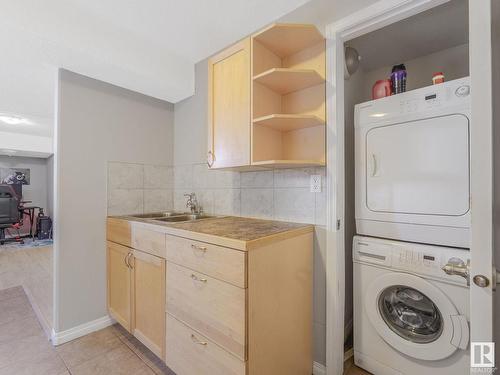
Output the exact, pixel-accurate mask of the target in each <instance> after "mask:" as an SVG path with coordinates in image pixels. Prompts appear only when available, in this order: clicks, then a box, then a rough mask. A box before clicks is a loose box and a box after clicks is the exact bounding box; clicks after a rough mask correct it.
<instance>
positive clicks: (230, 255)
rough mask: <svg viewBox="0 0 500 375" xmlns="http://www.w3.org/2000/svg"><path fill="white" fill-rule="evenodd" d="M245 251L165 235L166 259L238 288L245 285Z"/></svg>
mask: <svg viewBox="0 0 500 375" xmlns="http://www.w3.org/2000/svg"><path fill="white" fill-rule="evenodd" d="M245 259H246V253H245V252H244V251H238V250H234V249H229V248H227V247H222V246H217V245H212V244H208V243H205V242H198V241H192V240H188V239H185V238H181V237H175V236H168V235H167V260H168V261H170V262H173V263H176V264H180V265H182V266H185V267H188V268H191V269H193V270H196V271H198V272H201V273H204V274H205V275H209V276H211V277H214V278H216V279H219V280H223V281H227V282H228V283H231V284H233V285H236V286H238V287H240V288H245V287H246V273H245Z"/></svg>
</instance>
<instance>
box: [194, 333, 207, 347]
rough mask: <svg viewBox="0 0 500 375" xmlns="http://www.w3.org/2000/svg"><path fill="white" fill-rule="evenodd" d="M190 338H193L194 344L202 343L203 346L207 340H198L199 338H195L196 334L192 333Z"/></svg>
mask: <svg viewBox="0 0 500 375" xmlns="http://www.w3.org/2000/svg"><path fill="white" fill-rule="evenodd" d="M191 340H193V342H194V343H195V344H198V345H203V346H206V345H207V344H208V342H206V341H200V340H198V339H197V338H196V336H195V335H193V334H191Z"/></svg>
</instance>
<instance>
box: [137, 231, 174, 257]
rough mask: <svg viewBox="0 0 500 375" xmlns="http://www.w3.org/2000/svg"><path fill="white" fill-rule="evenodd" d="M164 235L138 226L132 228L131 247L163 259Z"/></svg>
mask: <svg viewBox="0 0 500 375" xmlns="http://www.w3.org/2000/svg"><path fill="white" fill-rule="evenodd" d="M165 236H166V235H165V233H161V232H155V231H154V230H149V229H146V228H142V227H140V226H133V227H132V247H133V248H134V249H137V250H142V251H144V252H146V253H149V254H152V255H156V256H158V257H160V258H163V259H165V257H166V255H167V254H166V245H165Z"/></svg>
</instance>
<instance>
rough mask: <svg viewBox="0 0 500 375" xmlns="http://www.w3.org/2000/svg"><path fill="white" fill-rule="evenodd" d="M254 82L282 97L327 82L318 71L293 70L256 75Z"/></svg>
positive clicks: (276, 69)
mask: <svg viewBox="0 0 500 375" xmlns="http://www.w3.org/2000/svg"><path fill="white" fill-rule="evenodd" d="M253 80H254V82H258V83H260V84H263V85H264V86H266V87H267V88H269V89H271V90H273V91H275V92H276V93H278V94H281V95H286V94H288V93H291V92H294V91H299V90H303V89H307V88H308V87H311V86H316V85H319V84H321V83H323V82H325V79H324V78H323V77H321V75H320V74H319V73H318V72H317V71H316V70H313V69H293V68H272V69H269V70H266V71H265V72H263V73H260V74H258V75H256V76H255V77H253Z"/></svg>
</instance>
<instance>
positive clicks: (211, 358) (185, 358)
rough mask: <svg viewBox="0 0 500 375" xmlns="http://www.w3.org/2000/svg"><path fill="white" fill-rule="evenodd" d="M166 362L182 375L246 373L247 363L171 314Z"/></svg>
mask: <svg viewBox="0 0 500 375" xmlns="http://www.w3.org/2000/svg"><path fill="white" fill-rule="evenodd" d="M166 332H167V334H166V364H167V366H168V367H170V368H171V369H172V370H173V371H174V372H175V373H176V374H179V375H212V374H217V375H245V371H246V370H245V368H246V363H245V362H243V361H240V360H239V359H238V358H236V357H235V356H233V355H231V354H229V353H228V352H227V351H225V350H224V349H222V348H220V347H219V346H218V345H216V344H214V343H213V342H212V341H211V340H210V339H208V338H206V337H205V336H203V335H201V334H199V333H198V332H196V331H194V330H192V329H191V328H189V327H188V326H186V325H185V324H183V323H182V322H180V321H178V320H177V319H175V318H174V317H173V316H171V315H170V314H167V328H166Z"/></svg>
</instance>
